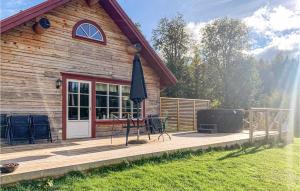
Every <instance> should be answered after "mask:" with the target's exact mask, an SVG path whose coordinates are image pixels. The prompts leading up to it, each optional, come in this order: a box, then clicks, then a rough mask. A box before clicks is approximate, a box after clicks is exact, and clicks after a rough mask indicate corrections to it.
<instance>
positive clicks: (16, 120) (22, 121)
mask: <svg viewBox="0 0 300 191" xmlns="http://www.w3.org/2000/svg"><path fill="white" fill-rule="evenodd" d="M9 121H10V128H11V133H12V136H13V139H28V138H29V136H30V131H29V128H30V116H29V115H12V116H10V119H9Z"/></svg>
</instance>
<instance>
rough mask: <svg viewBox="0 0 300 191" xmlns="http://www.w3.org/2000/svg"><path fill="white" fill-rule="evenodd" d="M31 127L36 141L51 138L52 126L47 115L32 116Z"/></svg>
mask: <svg viewBox="0 0 300 191" xmlns="http://www.w3.org/2000/svg"><path fill="white" fill-rule="evenodd" d="M31 126H32V134H33V138H34V139H48V138H49V131H50V124H49V118H48V116H47V115H32V116H31Z"/></svg>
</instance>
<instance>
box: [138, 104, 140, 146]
mask: <svg viewBox="0 0 300 191" xmlns="http://www.w3.org/2000/svg"><path fill="white" fill-rule="evenodd" d="M137 106H138V108H137V140H138V141H139V140H140V103H138V104H137Z"/></svg>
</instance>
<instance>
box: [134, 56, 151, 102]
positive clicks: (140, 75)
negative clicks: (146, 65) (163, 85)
mask: <svg viewBox="0 0 300 191" xmlns="http://www.w3.org/2000/svg"><path fill="white" fill-rule="evenodd" d="M146 98H147V90H146V85H145V79H144V72H143V68H142V63H141V59H140V57H139V55H138V54H136V55H135V56H134V60H133V67H132V77H131V88H130V99H131V100H132V101H133V102H134V103H136V104H139V103H141V102H142V101H143V100H144V99H146Z"/></svg>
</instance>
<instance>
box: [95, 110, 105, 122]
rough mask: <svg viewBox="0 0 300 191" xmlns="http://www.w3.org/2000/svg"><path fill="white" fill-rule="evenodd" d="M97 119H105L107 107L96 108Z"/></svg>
mask: <svg viewBox="0 0 300 191" xmlns="http://www.w3.org/2000/svg"><path fill="white" fill-rule="evenodd" d="M96 118H97V119H107V108H97V109H96Z"/></svg>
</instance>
